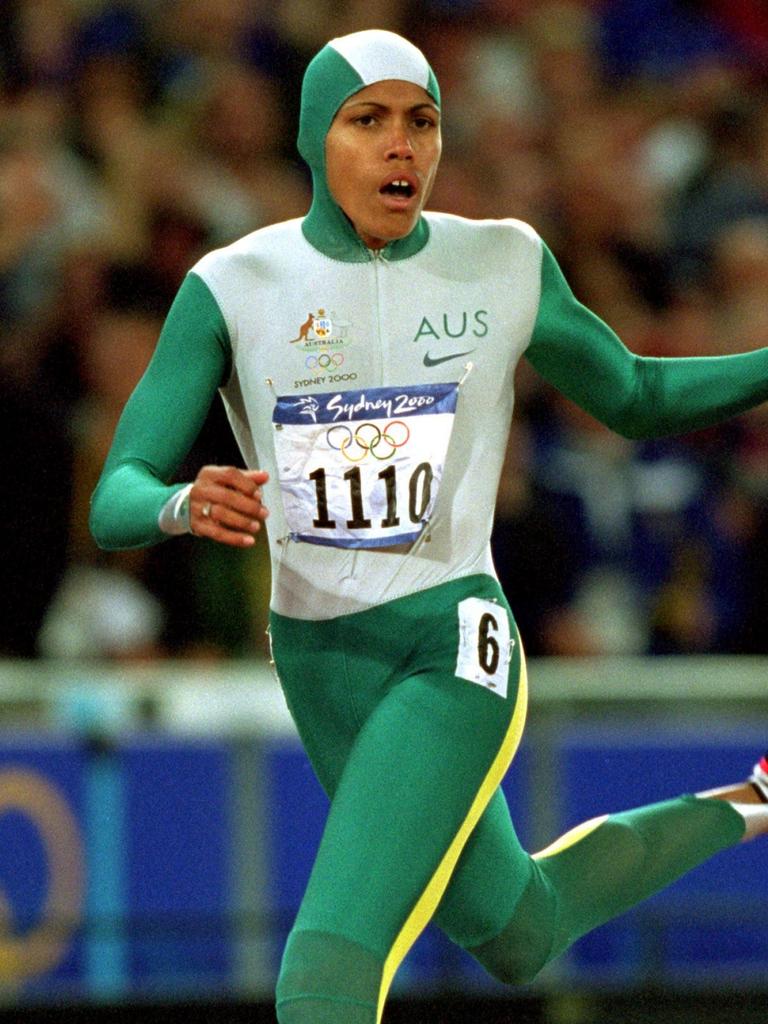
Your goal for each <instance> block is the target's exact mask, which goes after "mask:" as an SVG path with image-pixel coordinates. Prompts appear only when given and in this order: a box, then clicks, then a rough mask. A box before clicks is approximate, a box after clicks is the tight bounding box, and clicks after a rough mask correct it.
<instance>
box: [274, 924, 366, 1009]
mask: <svg viewBox="0 0 768 1024" xmlns="http://www.w3.org/2000/svg"><path fill="white" fill-rule="evenodd" d="M382 972H383V958H381V957H378V956H376V955H375V954H374V953H372V952H371V951H370V950H368V949H365V948H364V947H362V946H360V945H358V943H356V942H353V941H351V940H349V939H346V938H343V937H342V936H340V935H335V934H332V933H330V932H321V931H294V932H292V933H291V935H290V936H289V938H288V942H287V944H286V948H285V952H284V954H283V962H282V965H281V968H280V977H279V978H278V982H277V992H276V995H277V1007H278V1020H279V1021H280V1022H281V1024H282V1022H283V1021H285V1022H286V1024H289V1022H290V1024H294V1022H296V1024H299V1022H302V1024H303V1022H304V1021H307V1022H309V1021H312V1022H313V1024H315V1022H322V1024H325V1022H326V1020H328V1021H332V1022H333V1024H336V1022H337V1021H338V1020H339V1019H340V1018H339V1016H338V1014H339V1012H340V1011H339V1006H340V1005H343V1006H344V1007H345V1011H344V1014H345V1015H344V1017H343V1019H344V1020H345V1021H347V1020H349V1021H350V1022H354V1024H372V1022H373V1021H375V1019H376V1007H377V1003H378V998H379V991H380V988H381V979H382Z"/></svg>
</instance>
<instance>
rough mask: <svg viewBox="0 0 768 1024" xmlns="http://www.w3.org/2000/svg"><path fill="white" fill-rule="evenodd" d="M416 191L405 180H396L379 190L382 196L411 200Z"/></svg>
mask: <svg viewBox="0 0 768 1024" xmlns="http://www.w3.org/2000/svg"><path fill="white" fill-rule="evenodd" d="M415 191H416V190H415V188H414V187H413V185H412V183H411V182H410V181H408V180H407V179H405V178H395V180H394V181H388V182H387V183H386V185H382V187H381V188H380V189H379V192H380V193H381V194H382V195H384V196H394V197H395V198H396V199H410V198H411V196H412V195H413V194H414V192H415Z"/></svg>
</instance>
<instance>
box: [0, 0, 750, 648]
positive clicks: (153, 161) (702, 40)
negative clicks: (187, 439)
mask: <svg viewBox="0 0 768 1024" xmlns="http://www.w3.org/2000/svg"><path fill="white" fill-rule="evenodd" d="M2 6H3V14H2V17H0V421H2V424H3V427H4V430H3V436H4V437H5V443H4V445H3V456H2V470H3V472H2V481H3V487H2V491H3V499H4V500H3V506H2V507H4V508H5V510H6V511H5V514H4V522H3V525H4V530H3V531H2V536H3V541H2V558H3V563H4V584H5V585H4V588H3V589H4V594H5V605H6V607H5V608H4V612H3V615H2V616H0V653H2V654H4V655H6V656H22V657H33V656H44V657H72V658H77V657H107V658H141V657H163V656H174V657H197V658H221V657H237V656H243V655H250V654H254V653H256V654H258V653H260V652H263V650H264V640H263V629H264V624H265V620H266V602H267V595H268V588H269V580H268V563H267V559H266V552H265V544H263V543H262V542H261V541H260V542H259V543H258V544H257V545H256V547H255V549H254V550H253V551H251V552H249V553H248V554H243V553H241V552H231V551H229V550H228V549H224V548H221V547H220V546H216V545H213V544H208V543H206V542H202V541H199V540H194V539H192V538H184V539H181V540H177V541H174V542H173V543H168V544H162V545H159V546H157V547H155V548H152V549H148V550H139V551H130V552H121V553H104V552H100V551H98V550H97V549H96V548H95V546H94V544H93V542H92V541H91V540H90V538H89V535H88V529H87V517H88V502H89V496H90V493H91V491H92V489H93V486H94V484H95V481H96V479H97V477H98V474H99V472H100V469H101V465H102V463H103V460H104V457H105V454H106V452H107V450H108V447H109V443H110V439H111V436H112V432H113V430H114V427H115V423H116V421H117V418H118V416H119V414H120V410H121V408H122V406H123V404H124V402H125V400H126V398H127V396H128V395H129V394H130V392H131V390H132V388H133V386H134V384H135V382H136V381H137V379H138V378H139V376H140V375H141V373H142V370H143V368H144V366H145V365H146V362H147V360H148V358H149V357H150V355H151V353H152V350H153V346H154V344H155V342H156V340H157V336H158V333H159V330H160V327H161V325H162V320H163V316H164V314H165V312H166V311H167V309H168V307H169V306H170V304H171V302H172V300H173V296H174V294H175V292H176V289H177V288H178V286H179V284H180V282H181V280H182V278H183V276H184V274H185V272H186V270H187V269H188V268H189V267H190V266H191V265H192V264H193V263H194V261H195V260H196V259H197V258H198V257H199V256H200V255H201V254H202V253H203V252H205V251H207V250H208V249H211V248H213V247H215V246H219V245H222V244H225V243H227V242H229V241H230V240H233V239H235V238H237V237H238V236H240V235H242V234H245V233H246V232H248V231H251V230H253V229H255V228H258V227H260V226H262V225H265V224H268V223H271V222H274V221H276V220H282V219H285V218H289V217H294V216H301V215H302V214H303V213H304V212H305V211H306V209H307V207H308V203H309V188H308V176H307V174H306V171H305V168H304V167H303V165H302V163H301V161H300V159H299V157H298V155H297V152H296V149H295V141H294V140H295V136H296V120H297V109H298V98H299V87H300V80H301V74H302V72H303V69H304V67H305V66H306V63H307V61H308V60H309V59H310V58H311V56H312V55H313V54H314V53H315V52H316V50H317V49H318V48H319V47H320V46H321V45H322V44H323V43H324V42H325V41H326V40H327V39H328V38H331V37H332V36H334V35H340V34H343V33H346V32H349V31H354V30H356V29H360V28H370V27H380V28H390V29H393V30H395V31H399V32H401V33H403V34H404V35H406V36H409V37H410V38H412V39H413V40H414V41H415V42H416V43H417V44H419V45H420V46H421V47H422V48H423V49H424V51H425V52H426V54H427V56H428V58H429V60H430V61H431V63H432V65H433V67H434V68H435V71H436V73H437V76H438V80H439V81H440V84H441V88H442V92H443V101H444V146H445V155H444V160H443V165H442V168H441V171H440V173H439V175H438V181H437V185H436V188H435V192H434V194H433V198H432V200H431V202H430V204H429V206H430V207H431V208H432V209H439V210H447V211H450V212H454V213H459V214H463V215H467V216H470V217H519V218H522V219H523V220H526V221H528V222H529V223H531V224H533V226H534V227H535V228H536V229H537V230H538V231H539V233H540V234H541V235H542V236H543V237H544V239H545V240H546V241H547V243H548V244H549V245H550V247H551V248H552V250H553V251H554V252H555V254H556V256H557V257H558V259H559V261H560V263H561V265H562V266H563V269H564V270H565V272H566V276H567V277H568V279H569V281H570V283H571V285H572V287H573V289H574V291H575V292H576V294H577V295H578V297H579V298H580V299H581V300H582V301H583V302H585V303H586V304H587V305H588V306H589V307H590V308H592V309H593V310H594V311H595V312H596V313H598V314H599V315H600V316H602V317H603V318H604V319H605V320H606V321H607V322H608V323H610V324H611V326H612V327H614V329H615V330H616V331H617V332H618V334H619V335H620V337H621V338H622V339H623V340H624V342H625V343H626V344H627V345H628V346H629V347H630V348H631V349H632V350H633V351H635V352H638V353H642V354H645V355H707V354H715V353H716V354H720V353H727V352H735V351H743V350H745V349H750V348H754V347H758V346H763V345H768V302H766V295H768V102H766V100H767V99H768V7H766V5H765V4H764V3H762V2H761V0H727V2H726V0H698V2H697V0H591V2H590V0H544V2H533V0H346V2H345V0H280V2H279V3H278V2H269V0H164V2H162V3H156V2H154V0H122V2H120V0H3V5H2ZM518 389H519V399H518V407H517V413H516V419H515V424H514V427H513V431H512V435H511V438H510V445H509V451H508V459H507V468H506V471H505V473H504V477H503V481H502V485H501V489H500V495H499V509H498V516H497V522H496V528H495V532H494V554H495V559H496V562H497V566H498V571H499V574H500V576H501V578H502V582H503V584H504V586H505V588H506V590H507V593H508V595H509V597H510V600H511V603H512V606H513V608H514V609H515V611H516V614H517V616H518V619H519V623H520V627H521V631H522V635H523V637H524V638H525V639H526V641H527V647H528V650H529V652H530V653H532V654H537V655H541V654H558V655H559V654H570V655H580V654H581V655H584V654H595V653H627V654H632V653H694V652H745V653H766V652H768V630H766V629H765V628H764V624H765V623H766V622H767V621H768V587H767V586H766V583H765V581H766V579H768V553H766V544H765V541H766V538H768V407H766V408H761V409H758V410H756V411H755V412H753V413H751V414H748V415H745V416H742V417H740V418H738V419H736V420H733V421H732V422H730V423H728V424H726V425H724V426H723V427H720V428H716V429H711V430H707V431H701V432H698V433H696V434H692V435H689V436H686V437H683V438H676V439H670V440H663V441H655V442H648V443H637V442H629V441H625V440H623V439H621V438H619V437H617V436H615V435H612V434H610V433H609V432H608V431H606V430H605V429H603V428H602V427H601V426H600V425H599V424H597V423H596V422H594V421H593V420H591V419H590V418H589V417H587V416H586V415H585V414H583V413H581V412H580V411H579V410H577V409H576V408H575V407H573V406H572V405H571V404H570V403H568V402H567V401H565V400H564V399H562V398H560V397H559V396H558V395H556V394H555V393H554V392H553V391H552V390H551V389H549V388H548V387H546V386H545V385H544V383H543V382H542V381H541V379H540V378H538V377H536V375H535V374H534V373H533V371H532V370H531V369H530V368H529V367H528V366H527V365H525V364H523V365H522V366H521V369H520V372H519V376H518ZM213 461H215V462H233V461H239V456H238V453H237V452H236V451H235V450H234V447H233V443H232V441H231V439H230V436H229V431H228V428H227V426H226V423H225V420H224V416H223V412H222V409H221V408H220V407H219V403H218V402H217V403H216V404H215V405H214V407H213V408H212V410H211V413H210V416H209V419H208V422H207V424H206V426H205V428H204V430H203V432H202V434H201V436H200V439H199V440H198V443H197V445H196V447H195V450H194V451H193V452H192V453H191V454H190V457H189V459H188V463H187V465H185V466H183V467H181V468H180V470H179V479H189V478H190V477H191V475H193V474H194V468H195V467H197V466H199V465H202V464H203V463H204V462H213Z"/></svg>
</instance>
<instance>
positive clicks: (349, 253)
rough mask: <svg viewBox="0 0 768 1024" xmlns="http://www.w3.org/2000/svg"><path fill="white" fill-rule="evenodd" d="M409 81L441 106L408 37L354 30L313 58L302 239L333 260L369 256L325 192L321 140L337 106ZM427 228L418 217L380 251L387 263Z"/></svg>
mask: <svg viewBox="0 0 768 1024" xmlns="http://www.w3.org/2000/svg"><path fill="white" fill-rule="evenodd" d="M388 79H400V80H402V81H405V82H413V83H414V84H415V85H419V86H421V87H422V88H423V89H425V90H426V92H427V93H429V95H430V97H431V98H432V99H433V100H434V102H435V103H436V104H437V106H438V107H439V106H440V90H439V88H438V85H437V79H436V78H435V75H434V72H433V71H432V69H431V67H430V66H429V64H428V63H427V60H426V58H425V57H424V54H423V53H422V52H421V50H419V49H417V48H416V47H415V46H414V45H413V43H409V42H408V40H407V39H403V38H402V36H398V35H396V34H395V33H394V32H386V31H384V30H382V29H368V30H366V31H364V32H353V33H352V34H351V35H348V36H340V37H339V38H338V39H332V40H331V41H330V42H329V43H327V44H326V45H325V46H324V47H323V48H322V50H320V52H319V53H318V54H317V55H316V56H315V57H314V58H313V60H312V61H311V62H310V64H309V66H308V67H307V70H306V72H305V73H304V81H303V82H302V87H301V116H300V120H299V140H298V144H299V152H300V153H301V155H302V156H303V157H304V159H305V160H306V161H307V163H308V164H309V168H310V170H311V172H312V206H311V208H310V211H309V213H308V214H307V216H306V217H305V218H304V221H303V222H302V230H303V232H304V236H305V237H306V239H307V240H308V241H309V242H310V243H311V244H312V245H313V246H314V247H315V248H316V249H319V250H320V251H321V252H324V253H325V254H326V255H327V256H331V257H333V259H337V260H342V261H344V262H349V263H363V262H366V261H367V260H370V259H371V253H370V251H369V250H368V249H367V248H366V246H365V245H364V243H363V242H362V241H361V239H360V237H359V236H358V234H357V232H356V231H355V229H354V228H353V227H352V225H351V224H350V222H349V220H348V218H347V217H346V215H345V214H344V212H343V210H342V209H341V207H340V206H339V205H338V204H337V203H336V201H335V200H334V198H333V196H332V195H331V193H330V191H329V189H328V183H327V179H326V173H325V137H326V135H327V134H328V129H329V128H330V127H331V123H332V122H333V119H334V117H335V116H336V112H337V111H338V109H339V107H340V106H341V105H342V103H344V102H345V101H346V100H348V99H349V97H350V96H352V95H354V93H356V92H359V91H360V89H363V88H365V86H367V85H373V83H374V82H382V81H386V80H388ZM428 237H429V228H428V226H427V222H426V221H425V220H424V218H423V217H420V218H419V220H418V221H417V223H416V226H415V227H414V229H413V231H411V233H410V234H409V235H407V236H406V237H405V238H398V239H395V240H394V241H393V242H389V243H388V244H387V245H386V246H384V249H383V250H382V255H384V256H385V257H386V258H387V259H404V258H405V257H406V256H412V255H413V254H414V253H415V252H418V251H419V250H420V249H422V248H423V247H424V245H425V244H426V242H427V239H428Z"/></svg>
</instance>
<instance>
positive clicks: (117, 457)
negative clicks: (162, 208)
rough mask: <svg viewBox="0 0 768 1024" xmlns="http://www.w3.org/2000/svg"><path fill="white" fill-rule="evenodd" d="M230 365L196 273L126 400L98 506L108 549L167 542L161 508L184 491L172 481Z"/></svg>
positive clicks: (219, 323)
mask: <svg viewBox="0 0 768 1024" xmlns="http://www.w3.org/2000/svg"><path fill="white" fill-rule="evenodd" d="M229 365H230V345H229V334H228V331H227V328H226V325H225V323H224V319H223V317H222V315H221V312H220V310H219V307H218V305H217V303H216V301H215V299H214V298H213V296H212V295H211V293H210V291H209V289H208V287H207V285H205V284H204V283H203V281H202V280H201V279H200V278H199V277H198V276H197V275H195V274H194V273H192V274H188V275H187V277H186V279H185V281H184V283H183V284H182V286H181V288H180V289H179V292H178V295H177V296H176V298H175V300H174V302H173V305H172V306H171V309H170V311H169V313H168V317H167V319H166V321H165V324H164V326H163V330H162V332H161V334H160V338H159V340H158V343H157V348H156V350H155V353H154V355H153V357H152V359H151V361H150V364H149V366H148V367H147V370H146V373H145V374H144V376H143V377H142V379H141V381H140V382H139V384H138V386H137V387H136V390H135V391H134V392H133V394H132V395H131V397H130V399H129V400H128V402H127V403H126V406H125V409H124V411H123V414H122V416H121V418H120V422H119V423H118V426H117V430H116V431H115V437H114V440H113V442H112V447H111V449H110V452H109V456H108V458H107V461H106V463H105V466H104V470H103V472H102V474H101V478H100V480H99V483H98V486H97V487H96V490H95V492H94V495H93V499H92V502H91V518H90V524H91V532H92V534H93V536H94V538H95V540H96V542H97V543H98V545H99V546H100V547H102V548H106V549H108V550H114V549H120V548H135V547H144V546H146V545H148V544H155V543H157V542H158V541H161V540H166V539H167V534H165V533H164V532H163V531H162V530H161V529H160V526H159V524H158V516H159V514H160V510H161V509H162V508H163V506H164V505H165V503H166V502H167V501H168V499H169V498H170V497H172V496H173V495H174V494H175V493H176V492H177V491H179V490H181V489H182V487H184V484H182V483H169V482H168V481H170V480H172V479H173V475H174V473H175V472H176V470H177V469H178V467H179V465H180V464H181V462H182V461H183V459H184V458H185V456H186V455H187V453H188V452H189V449H190V448H191V447H192V444H193V443H194V441H195V439H196V437H197V435H198V434H199V432H200V429H201V427H202V425H203V423H204V421H205V418H206V416H207V414H208V410H209V408H210V405H211V402H212V400H213V398H214V396H215V394H216V390H217V388H218V387H220V386H221V385H222V384H223V383H224V382H225V380H226V378H227V374H228V372H229Z"/></svg>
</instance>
